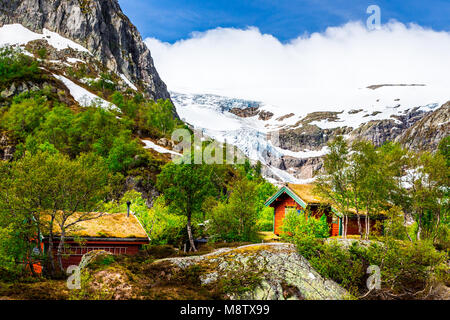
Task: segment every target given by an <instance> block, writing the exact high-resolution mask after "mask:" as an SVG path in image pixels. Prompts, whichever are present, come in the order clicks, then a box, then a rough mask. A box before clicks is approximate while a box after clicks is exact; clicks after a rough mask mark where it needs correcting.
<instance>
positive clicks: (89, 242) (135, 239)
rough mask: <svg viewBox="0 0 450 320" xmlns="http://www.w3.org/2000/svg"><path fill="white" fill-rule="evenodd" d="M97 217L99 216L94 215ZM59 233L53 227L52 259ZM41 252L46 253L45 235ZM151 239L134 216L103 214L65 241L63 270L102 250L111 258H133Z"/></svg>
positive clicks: (71, 231)
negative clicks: (85, 255) (91, 252)
mask: <svg viewBox="0 0 450 320" xmlns="http://www.w3.org/2000/svg"><path fill="white" fill-rule="evenodd" d="M97 215H98V214H97ZM59 240H60V237H59V232H58V229H57V228H56V227H55V230H54V240H53V246H54V247H53V256H54V257H55V259H56V254H57V249H58V245H59ZM43 243H44V250H45V251H48V249H49V239H48V234H46V235H44V238H43ZM148 243H150V239H149V237H148V235H147V233H146V231H145V230H144V228H143V227H142V225H141V224H140V222H139V220H138V219H137V218H136V217H135V216H134V215H133V214H129V215H128V214H127V213H116V214H105V215H103V216H101V217H99V218H96V219H92V220H87V221H83V222H80V223H79V224H77V225H76V226H75V227H74V228H72V229H71V230H69V231H68V233H67V235H66V236H65V238H64V255H63V267H64V269H67V267H68V266H70V265H78V264H79V263H80V261H81V258H82V257H83V255H84V254H86V253H87V252H89V251H93V250H104V251H108V252H111V253H112V254H116V255H118V254H129V255H135V254H137V253H138V252H139V249H140V248H141V247H142V245H144V244H148Z"/></svg>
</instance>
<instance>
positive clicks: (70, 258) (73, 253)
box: [45, 241, 142, 269]
mask: <svg viewBox="0 0 450 320" xmlns="http://www.w3.org/2000/svg"><path fill="white" fill-rule="evenodd" d="M141 245H142V244H141V243H133V242H128V243H111V242H107V241H105V242H95V243H89V242H87V243H86V244H85V245H84V246H82V247H80V246H79V245H78V244H77V243H74V242H68V243H66V249H65V253H66V254H65V256H63V260H62V262H63V268H64V269H67V267H69V266H71V265H78V264H79V263H80V262H81V258H82V257H83V255H84V254H85V253H87V252H89V251H93V250H105V251H107V252H111V253H112V254H116V255H119V254H128V255H135V254H137V253H138V252H139V249H140V247H141ZM45 247H46V248H48V243H45ZM57 251H58V242H57V241H55V243H54V248H53V256H54V257H55V261H56V263H57V258H56V254H57Z"/></svg>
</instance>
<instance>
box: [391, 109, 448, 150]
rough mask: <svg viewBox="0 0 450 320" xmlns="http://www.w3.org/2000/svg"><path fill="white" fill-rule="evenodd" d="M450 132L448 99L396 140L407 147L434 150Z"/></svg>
mask: <svg viewBox="0 0 450 320" xmlns="http://www.w3.org/2000/svg"><path fill="white" fill-rule="evenodd" d="M449 134H450V101H449V102H447V103H446V104H444V105H442V106H441V107H440V108H439V109H438V110H436V111H434V112H432V113H430V114H428V115H426V116H425V117H423V118H422V119H421V120H419V121H417V122H416V123H415V124H414V125H413V126H411V127H410V128H408V129H407V130H405V131H404V132H403V133H402V134H401V135H400V136H398V137H397V138H396V141H398V142H400V143H402V144H403V145H404V146H405V147H407V148H408V149H413V150H435V149H436V148H437V146H438V145H439V142H440V141H441V139H442V138H444V137H446V136H448V135H449Z"/></svg>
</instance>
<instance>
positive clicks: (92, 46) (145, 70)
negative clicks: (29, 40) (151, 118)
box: [0, 0, 170, 100]
mask: <svg viewBox="0 0 450 320" xmlns="http://www.w3.org/2000/svg"><path fill="white" fill-rule="evenodd" d="M13 23H19V24H22V25H23V26H24V27H26V28H28V29H30V30H32V31H34V32H39V33H41V32H42V30H43V29H47V30H50V31H52V32H56V33H58V34H60V35H61V36H63V37H66V38H68V39H71V40H73V41H75V42H76V43H78V44H80V45H82V46H84V47H85V48H87V49H88V50H89V51H90V52H91V53H92V54H93V55H94V56H95V58H97V59H98V60H99V61H101V62H102V63H103V64H104V65H105V66H106V67H107V68H108V69H109V70H112V71H115V72H117V73H119V74H123V75H124V76H125V77H126V78H127V79H129V80H131V81H132V82H133V83H134V84H136V86H137V87H139V89H141V90H142V91H143V92H145V93H146V94H147V95H148V97H150V98H152V99H154V100H156V99H160V98H162V99H167V98H170V95H169V93H168V91H167V87H166V85H165V84H164V82H163V81H162V80H161V78H160V77H159V75H158V72H157V71H156V69H155V66H154V63H153V59H152V57H151V54H150V51H149V49H148V48H147V46H146V45H145V44H144V42H143V41H142V37H141V35H140V34H139V32H138V31H137V29H136V27H135V26H134V25H133V24H132V23H131V22H130V20H129V19H128V18H127V17H126V16H125V15H124V14H123V12H122V10H121V8H120V6H119V4H118V2H117V0H46V1H42V0H2V1H0V27H1V26H3V25H6V24H13Z"/></svg>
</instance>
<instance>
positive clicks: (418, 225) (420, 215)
mask: <svg viewBox="0 0 450 320" xmlns="http://www.w3.org/2000/svg"><path fill="white" fill-rule="evenodd" d="M421 233H422V212H420V213H419V221H417V240H420V237H421Z"/></svg>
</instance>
